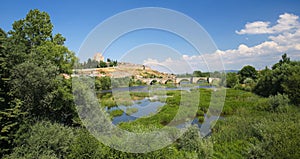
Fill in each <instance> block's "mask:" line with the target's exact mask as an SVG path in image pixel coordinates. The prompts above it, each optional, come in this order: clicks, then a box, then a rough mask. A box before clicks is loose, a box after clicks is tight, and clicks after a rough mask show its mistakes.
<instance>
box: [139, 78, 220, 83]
mask: <svg viewBox="0 0 300 159" xmlns="http://www.w3.org/2000/svg"><path fill="white" fill-rule="evenodd" d="M137 80H140V81H142V82H145V83H146V84H148V85H152V84H154V83H160V84H167V83H168V82H170V83H174V84H180V83H182V82H189V83H199V82H201V83H209V84H211V83H213V82H215V81H219V80H220V79H219V78H211V77H175V78H140V79H137Z"/></svg>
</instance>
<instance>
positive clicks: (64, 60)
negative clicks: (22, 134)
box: [0, 10, 76, 155]
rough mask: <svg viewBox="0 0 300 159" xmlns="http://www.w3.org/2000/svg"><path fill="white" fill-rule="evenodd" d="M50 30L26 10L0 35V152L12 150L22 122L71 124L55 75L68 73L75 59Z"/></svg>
mask: <svg viewBox="0 0 300 159" xmlns="http://www.w3.org/2000/svg"><path fill="white" fill-rule="evenodd" d="M52 29H53V25H52V23H51V21H50V16H49V15H48V14H47V13H46V12H40V11H39V10H31V11H29V13H28V14H27V15H26V17H25V18H24V19H21V20H18V21H15V22H14V23H13V27H12V30H11V31H9V32H8V35H6V33H5V32H4V31H3V30H2V29H1V30H0V61H1V64H0V77H1V78H0V82H1V86H0V102H2V103H3V105H2V103H1V108H0V125H1V132H0V135H1V139H0V140H1V141H0V142H1V143H0V146H1V150H7V149H10V148H11V147H12V146H13V145H14V141H13V139H14V137H16V136H17V131H19V128H20V125H22V123H24V122H30V121H34V120H36V119H48V120H52V121H57V122H61V123H64V124H68V125H72V124H74V123H73V122H74V119H75V118H76V114H75V108H74V104H73V99H72V96H71V94H72V92H71V89H69V88H70V85H67V84H66V83H65V82H64V80H65V79H63V78H62V77H61V76H60V74H61V73H71V71H72V67H73V63H74V61H75V60H76V58H75V55H74V53H72V52H71V51H69V50H68V49H67V48H66V47H65V46H63V44H64V41H65V38H64V37H63V36H62V35H61V34H56V35H53V34H52ZM5 153H7V151H6V152H5ZM2 154H3V153H2V152H1V155H2Z"/></svg>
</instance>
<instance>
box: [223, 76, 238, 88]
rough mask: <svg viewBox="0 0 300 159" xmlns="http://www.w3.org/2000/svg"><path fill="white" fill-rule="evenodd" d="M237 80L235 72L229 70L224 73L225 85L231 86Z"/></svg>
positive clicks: (236, 82)
mask: <svg viewBox="0 0 300 159" xmlns="http://www.w3.org/2000/svg"><path fill="white" fill-rule="evenodd" d="M238 82H239V80H238V76H237V74H236V73H234V72H229V73H227V74H226V87H229V88H233V87H234V86H235V85H236V84H238Z"/></svg>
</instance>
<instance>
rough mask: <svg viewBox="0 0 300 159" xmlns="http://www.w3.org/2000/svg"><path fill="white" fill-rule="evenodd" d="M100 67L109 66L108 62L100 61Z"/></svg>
mask: <svg viewBox="0 0 300 159" xmlns="http://www.w3.org/2000/svg"><path fill="white" fill-rule="evenodd" d="M99 67H100V68H104V67H107V63H106V62H104V61H100V63H99Z"/></svg>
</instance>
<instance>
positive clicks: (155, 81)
mask: <svg viewBox="0 0 300 159" xmlns="http://www.w3.org/2000/svg"><path fill="white" fill-rule="evenodd" d="M158 82H159V81H158V80H157V79H151V80H149V85H154V84H156V83H158Z"/></svg>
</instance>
